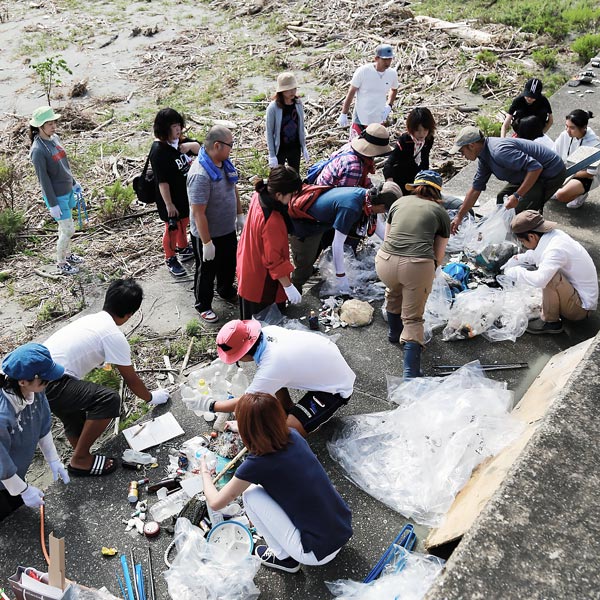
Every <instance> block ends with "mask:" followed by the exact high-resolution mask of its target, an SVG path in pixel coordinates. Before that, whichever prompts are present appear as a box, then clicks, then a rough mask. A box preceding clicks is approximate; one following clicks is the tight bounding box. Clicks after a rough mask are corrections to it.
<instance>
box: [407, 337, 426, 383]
mask: <svg viewBox="0 0 600 600" xmlns="http://www.w3.org/2000/svg"><path fill="white" fill-rule="evenodd" d="M421 350H422V348H421V344H419V342H406V343H405V344H404V373H403V379H404V381H408V380H409V379H414V378H415V377H420V376H421Z"/></svg>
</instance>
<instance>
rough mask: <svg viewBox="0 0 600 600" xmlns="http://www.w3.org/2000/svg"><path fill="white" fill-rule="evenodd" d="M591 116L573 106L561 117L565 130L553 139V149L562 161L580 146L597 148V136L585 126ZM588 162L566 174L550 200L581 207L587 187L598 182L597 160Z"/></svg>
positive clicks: (570, 206)
mask: <svg viewBox="0 0 600 600" xmlns="http://www.w3.org/2000/svg"><path fill="white" fill-rule="evenodd" d="M593 116H594V115H593V114H592V113H591V112H590V111H587V110H581V109H579V108H577V109H575V110H573V111H571V112H570V113H569V114H568V115H567V116H566V117H565V120H566V122H565V130H564V131H563V132H562V133H561V134H560V135H559V136H558V137H557V138H556V141H555V142H554V152H556V153H557V154H558V155H559V156H560V157H561V158H562V159H563V160H564V161H565V162H566V160H567V158H569V156H570V155H571V154H573V152H575V150H577V148H580V147H581V146H589V147H592V148H600V139H599V138H598V136H597V135H596V134H595V132H594V130H593V129H592V128H591V127H588V123H589V120H590V119H591V118H592V117H593ZM598 160H600V159H598ZM592 165H593V166H592ZM592 165H590V166H589V167H587V168H586V169H582V170H581V171H578V172H577V173H575V175H573V176H572V177H569V179H567V181H565V184H564V185H563V186H562V187H561V188H560V189H559V190H557V191H556V192H555V193H554V194H553V195H552V197H551V198H550V200H558V201H559V202H566V203H567V208H581V207H582V206H583V204H584V203H585V201H586V200H587V197H588V193H589V191H590V190H591V189H593V188H596V187H597V186H598V183H599V180H598V167H597V163H592Z"/></svg>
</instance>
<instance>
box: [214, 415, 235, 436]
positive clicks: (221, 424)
mask: <svg viewBox="0 0 600 600" xmlns="http://www.w3.org/2000/svg"><path fill="white" fill-rule="evenodd" d="M230 416H231V413H228V412H225V413H222V412H220V413H217V418H216V419H215V422H214V423H213V429H214V430H215V431H220V432H223V431H225V423H227V421H229V419H230Z"/></svg>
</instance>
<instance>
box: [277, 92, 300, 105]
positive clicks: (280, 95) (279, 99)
mask: <svg viewBox="0 0 600 600" xmlns="http://www.w3.org/2000/svg"><path fill="white" fill-rule="evenodd" d="M271 100H275V102H276V104H277V106H278V107H279V108H283V107H284V106H285V100H284V98H283V92H275V93H274V94H273V96H272V97H271ZM297 101H298V96H294V101H293V102H292V104H296V102H297Z"/></svg>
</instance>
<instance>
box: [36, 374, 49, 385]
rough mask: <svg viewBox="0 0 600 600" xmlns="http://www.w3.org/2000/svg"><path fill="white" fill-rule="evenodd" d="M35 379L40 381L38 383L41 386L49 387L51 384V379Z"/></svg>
mask: <svg viewBox="0 0 600 600" xmlns="http://www.w3.org/2000/svg"><path fill="white" fill-rule="evenodd" d="M35 378H36V379H37V380H38V382H39V383H40V384H41V385H48V384H49V383H50V380H49V379H42V378H41V377H38V376H37V375H36V376H35Z"/></svg>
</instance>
